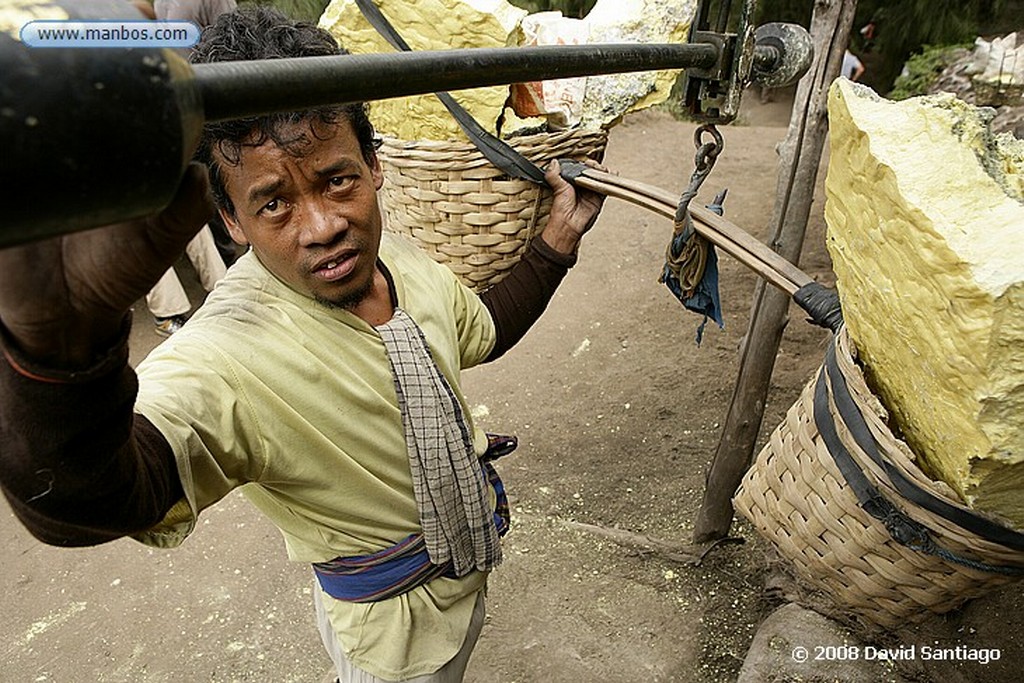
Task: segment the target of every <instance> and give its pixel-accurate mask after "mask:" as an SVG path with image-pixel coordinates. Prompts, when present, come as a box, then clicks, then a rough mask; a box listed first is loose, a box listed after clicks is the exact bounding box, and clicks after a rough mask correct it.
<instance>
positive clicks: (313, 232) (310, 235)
mask: <svg viewBox="0 0 1024 683" xmlns="http://www.w3.org/2000/svg"><path fill="white" fill-rule="evenodd" d="M301 220H302V223H301V226H302V227H301V230H300V239H301V241H302V244H303V246H312V245H318V244H331V243H333V242H335V241H337V240H338V238H340V237H341V236H342V235H343V234H344V233H345V231H346V230H348V221H346V220H345V218H344V217H343V216H341V215H339V214H338V213H337V212H335V211H332V210H331V207H330V206H329V205H328V204H326V203H325V202H323V201H314V202H309V203H308V204H307V205H306V208H305V210H304V211H303V215H302V216H301Z"/></svg>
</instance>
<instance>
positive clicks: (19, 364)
mask: <svg viewBox="0 0 1024 683" xmlns="http://www.w3.org/2000/svg"><path fill="white" fill-rule="evenodd" d="M131 331H132V314H131V313H128V314H126V315H125V317H124V320H123V321H122V322H121V330H120V332H118V336H117V339H115V340H114V343H113V344H112V345H111V346H110V348H108V349H106V350H105V351H103V352H101V353H99V354H97V356H96V360H95V361H94V362H93V363H92V365H90V366H89V367H87V368H81V369H74V370H63V369H56V368H51V367H47V366H45V365H43V364H40V363H37V362H36V361H34V360H32V359H31V358H29V357H27V356H26V355H25V354H24V353H22V352H21V350H20V349H19V348H18V345H17V344H16V343H15V342H14V340H13V339H11V337H10V333H9V332H8V331H7V328H6V327H4V326H3V325H2V324H0V350H2V351H3V355H4V359H5V360H6V361H7V363H8V364H9V365H10V366H11V368H12V369H13V370H14V371H15V372H17V373H18V374H19V375H21V376H22V377H27V378H28V379H32V380H36V381H37V382H46V383H49V384H83V383H86V382H92V381H94V380H96V379H98V378H100V377H104V376H106V375H108V374H110V373H112V372H114V371H116V370H118V369H120V368H123V367H124V366H125V365H127V363H128V337H129V335H130V334H131Z"/></svg>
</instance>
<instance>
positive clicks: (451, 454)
mask: <svg viewBox="0 0 1024 683" xmlns="http://www.w3.org/2000/svg"><path fill="white" fill-rule="evenodd" d="M376 329H377V332H378V333H379V334H380V338H381V340H383V342H384V348H385V350H386V351H387V354H388V360H389V361H390V362H391V370H392V374H393V375H394V378H395V391H396V392H397V394H398V405H399V408H400V409H401V411H402V425H403V427H404V428H405V442H406V446H407V448H408V452H409V467H410V469H411V470H412V482H413V492H414V493H415V495H416V505H417V508H418V509H419V517H420V525H421V526H422V527H423V537H424V539H425V540H426V543H427V552H428V553H429V554H430V561H431V562H433V563H434V564H438V565H444V564H445V563H447V562H449V561H451V563H452V565H453V567H454V569H455V574H456V576H464V575H465V574H467V573H468V572H470V571H471V570H473V569H474V568H475V569H480V570H489V569H492V568H494V567H496V566H497V565H498V564H500V563H501V544H500V543H499V540H498V532H497V530H496V529H495V527H494V517H493V511H492V510H491V509H490V506H489V505H488V500H489V499H488V492H487V483H486V481H487V480H486V477H485V475H484V472H483V469H482V468H481V466H480V462H479V460H478V459H477V457H476V454H475V452H474V450H473V439H472V435H471V434H470V431H469V427H468V425H467V424H466V418H465V415H464V414H463V412H462V406H461V405H460V404H459V400H458V398H457V397H456V396H455V392H454V391H453V390H452V387H451V385H450V384H449V383H448V381H447V380H446V379H445V377H444V375H443V374H442V373H441V370H440V369H439V368H438V367H437V364H436V363H435V362H434V358H433V356H431V354H430V349H429V347H428V346H427V340H426V338H425V337H424V336H423V331H422V330H421V329H420V328H419V326H418V325H417V324H416V322H415V321H414V320H413V319H412V318H411V317H410V316H409V314H408V313H406V312H405V311H403V310H402V309H400V308H397V307H396V308H395V314H394V316H393V317H392V318H391V320H389V321H388V322H386V323H384V324H383V325H380V326H378V327H377V328H376Z"/></svg>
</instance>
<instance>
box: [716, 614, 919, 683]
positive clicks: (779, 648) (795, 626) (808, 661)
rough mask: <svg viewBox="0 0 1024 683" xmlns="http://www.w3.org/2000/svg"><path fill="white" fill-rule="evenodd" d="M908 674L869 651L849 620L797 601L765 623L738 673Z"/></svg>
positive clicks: (747, 681)
mask: <svg viewBox="0 0 1024 683" xmlns="http://www.w3.org/2000/svg"><path fill="white" fill-rule="evenodd" d="M876 653H877V650H874V651H873V654H876ZM903 680H904V679H903V678H902V677H900V676H899V675H898V674H897V673H896V671H895V667H894V666H893V665H892V663H891V661H889V660H886V659H881V660H880V659H878V658H877V656H876V657H873V658H871V659H869V658H867V657H865V645H864V644H863V643H861V642H860V641H859V640H858V639H857V638H856V637H854V635H853V634H852V633H850V631H848V630H847V629H845V628H844V627H843V626H841V625H840V624H838V623H837V622H835V621H832V620H831V619H828V618H826V617H823V616H822V615H820V614H818V613H817V612H814V611H812V610H809V609H805V608H803V607H800V606H799V605H796V604H795V603H789V604H787V605H784V606H782V607H780V608H779V609H777V610H775V611H774V612H772V614H770V615H769V616H768V618H767V619H765V620H764V622H762V623H761V626H760V627H759V628H758V629H757V633H756V634H755V635H754V641H753V642H752V643H751V644H750V649H749V650H748V651H747V656H746V658H744V660H743V666H742V667H741V668H740V673H739V676H738V677H737V679H736V681H737V683H769V682H772V681H778V682H779V683H782V682H783V681H801V682H802V683H819V682H820V683H825V682H826V681H828V682H829V683H831V682H832V681H842V682H843V683H878V682H879V681H897V682H899V681H903Z"/></svg>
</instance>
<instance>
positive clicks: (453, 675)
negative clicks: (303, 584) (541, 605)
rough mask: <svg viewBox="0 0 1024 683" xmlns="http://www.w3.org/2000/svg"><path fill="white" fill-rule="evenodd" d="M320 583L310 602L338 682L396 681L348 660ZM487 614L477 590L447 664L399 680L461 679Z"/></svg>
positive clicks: (458, 682)
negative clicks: (457, 646) (461, 639)
mask: <svg viewBox="0 0 1024 683" xmlns="http://www.w3.org/2000/svg"><path fill="white" fill-rule="evenodd" d="M321 590H322V589H321V588H320V584H319V583H317V582H316V581H314V582H313V606H314V607H315V608H316V625H317V629H319V631H320V640H322V641H323V644H324V647H325V648H326V649H327V654H329V655H330V656H331V661H332V662H334V668H335V669H336V670H337V672H338V679H339V680H340V681H341V683H396V682H395V681H389V680H385V679H383V678H377V677H376V676H374V675H372V674H369V673H367V672H365V671H363V670H362V669H360V668H359V667H357V666H356V665H354V664H353V663H352V662H350V661H349V660H348V658H347V657H346V656H345V653H344V652H343V651H342V649H341V644H340V643H339V642H338V636H336V635H335V634H334V628H333V627H332V626H331V622H330V620H329V619H328V618H327V612H326V610H325V609H324V602H323V597H322V593H321ZM486 614H487V607H486V605H485V604H484V592H483V591H480V593H479V594H477V598H476V605H475V606H474V607H473V616H472V618H471V619H470V620H469V631H468V632H467V633H466V640H465V642H464V643H463V644H462V647H461V648H460V649H459V651H458V652H456V653H455V656H454V657H452V658H451V659H450V660H449V661H448V663H447V664H445V665H444V666H443V667H441V668H440V669H439V670H437V671H435V672H434V673H432V674H427V675H425V676H417V677H416V678H408V679H406V680H405V681H403V682H402V683H462V679H463V676H465V674H466V665H467V664H469V656H470V655H471V654H473V648H474V647H476V641H477V639H478V638H479V637H480V631H481V630H482V629H483V627H484V617H485V616H486Z"/></svg>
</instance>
